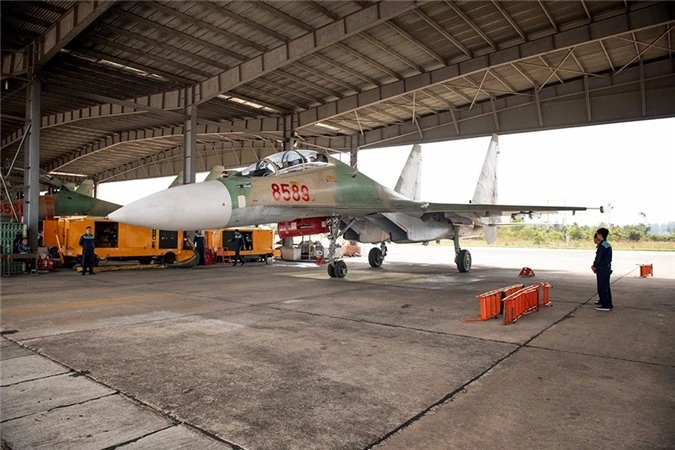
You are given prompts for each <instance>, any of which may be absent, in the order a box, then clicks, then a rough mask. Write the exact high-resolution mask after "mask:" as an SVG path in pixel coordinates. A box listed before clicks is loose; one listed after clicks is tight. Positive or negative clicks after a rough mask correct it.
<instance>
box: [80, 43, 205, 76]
mask: <svg viewBox="0 0 675 450" xmlns="http://www.w3.org/2000/svg"><path fill="white" fill-rule="evenodd" d="M89 40H90V41H92V42H95V43H98V44H100V45H102V46H104V47H109V48H113V49H115V50H119V51H121V52H125V53H130V54H132V55H134V56H139V57H141V58H146V59H150V60H153V61H155V62H158V63H160V64H164V65H167V66H171V67H175V68H176V69H177V70H180V71H183V72H188V73H191V74H194V75H196V76H198V77H202V78H207V77H209V76H211V74H210V73H209V72H205V71H203V70H199V69H196V68H194V67H193V66H188V65H185V64H181V63H179V62H176V61H172V60H170V59H166V58H163V57H161V56H158V55H155V54H153V53H149V52H147V51H145V50H140V49H136V48H133V47H129V46H127V45H124V44H120V43H118V42H115V41H111V40H108V39H105V38H101V37H95V36H91V37H89ZM148 70H149V71H150V72H151V73H152V72H154V69H153V68H149V69H148ZM194 81H195V80H192V82H194Z"/></svg>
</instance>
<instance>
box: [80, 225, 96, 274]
mask: <svg viewBox="0 0 675 450" xmlns="http://www.w3.org/2000/svg"><path fill="white" fill-rule="evenodd" d="M80 247H82V275H86V274H87V269H89V274H91V275H96V274H95V273H94V262H95V261H96V255H95V254H94V235H93V234H91V227H87V229H86V230H85V233H84V234H83V235H82V236H81V237H80Z"/></svg>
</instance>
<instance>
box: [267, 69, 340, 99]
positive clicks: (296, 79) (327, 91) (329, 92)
mask: <svg viewBox="0 0 675 450" xmlns="http://www.w3.org/2000/svg"><path fill="white" fill-rule="evenodd" d="M274 74H275V75H278V76H280V77H282V78H286V79H287V80H291V81H294V82H296V83H299V84H302V85H305V86H308V87H311V88H312V89H314V90H317V91H321V92H323V93H324V94H327V95H330V96H331V97H335V98H342V97H343V95H342V94H340V93H339V92H335V91H333V90H332V89H328V88H327V87H324V86H321V85H319V84H316V83H313V82H311V81H308V80H303V79H302V78H301V77H299V76H297V75H294V74H292V73H287V72H285V71H283V70H277V71H276V72H274ZM319 103H321V104H323V103H325V101H324V100H320V101H319Z"/></svg>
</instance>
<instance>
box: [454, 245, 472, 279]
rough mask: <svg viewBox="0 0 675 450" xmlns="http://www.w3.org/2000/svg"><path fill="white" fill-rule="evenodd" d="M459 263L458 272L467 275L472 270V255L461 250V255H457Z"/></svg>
mask: <svg viewBox="0 0 675 450" xmlns="http://www.w3.org/2000/svg"><path fill="white" fill-rule="evenodd" d="M455 262H456V263H457V270H459V271H460V272H462V273H466V272H468V271H470V270H471V253H469V251H468V250H460V252H459V255H457V259H456V260H455Z"/></svg>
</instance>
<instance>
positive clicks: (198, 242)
mask: <svg viewBox="0 0 675 450" xmlns="http://www.w3.org/2000/svg"><path fill="white" fill-rule="evenodd" d="M194 242H195V251H196V252H197V255H199V262H198V263H197V264H198V265H200V266H203V265H204V262H205V261H206V251H205V248H206V239H205V238H204V232H203V231H201V230H197V231H196V232H195V239H194Z"/></svg>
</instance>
